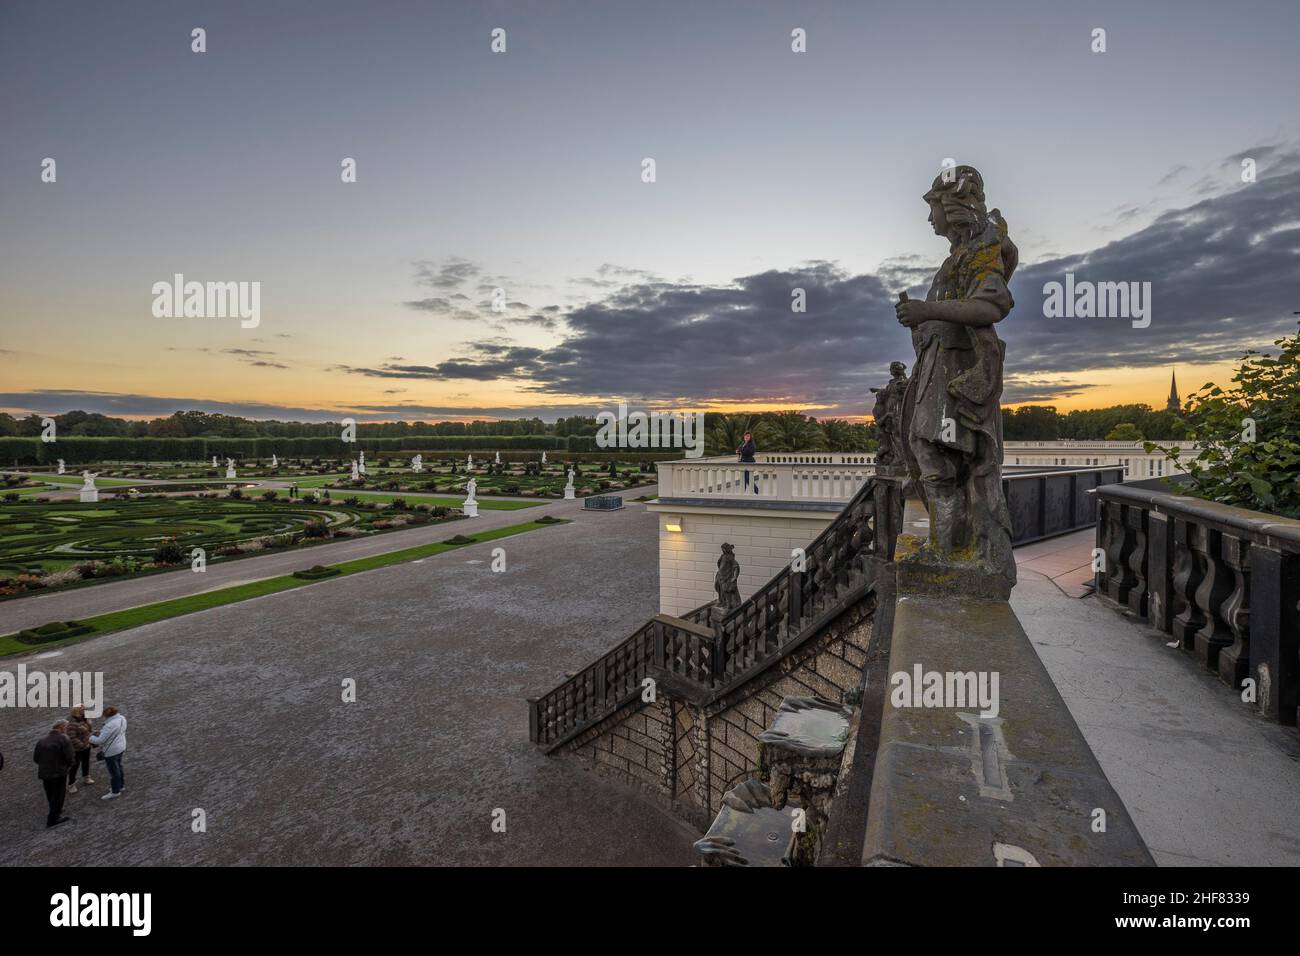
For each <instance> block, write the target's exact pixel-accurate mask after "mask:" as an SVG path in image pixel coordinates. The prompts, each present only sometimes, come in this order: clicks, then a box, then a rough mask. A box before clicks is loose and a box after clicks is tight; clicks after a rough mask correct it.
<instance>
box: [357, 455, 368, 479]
mask: <svg viewBox="0 0 1300 956" xmlns="http://www.w3.org/2000/svg"><path fill="white" fill-rule="evenodd" d="M357 471H359V472H361V474H363V475H364V474H365V473H366V453H365V452H364V451H363V452H361V453H360V457H359V458H358V459H357Z"/></svg>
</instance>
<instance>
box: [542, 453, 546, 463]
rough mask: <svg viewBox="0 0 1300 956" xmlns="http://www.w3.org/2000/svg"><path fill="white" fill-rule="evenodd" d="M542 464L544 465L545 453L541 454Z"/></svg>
mask: <svg viewBox="0 0 1300 956" xmlns="http://www.w3.org/2000/svg"><path fill="white" fill-rule="evenodd" d="M542 464H543V465H544V464H546V452H542Z"/></svg>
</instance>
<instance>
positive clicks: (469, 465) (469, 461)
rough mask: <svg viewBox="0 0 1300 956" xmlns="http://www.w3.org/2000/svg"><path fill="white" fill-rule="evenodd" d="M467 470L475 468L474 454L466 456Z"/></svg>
mask: <svg viewBox="0 0 1300 956" xmlns="http://www.w3.org/2000/svg"><path fill="white" fill-rule="evenodd" d="M465 470H466V471H473V470H474V456H473V455H466V456H465Z"/></svg>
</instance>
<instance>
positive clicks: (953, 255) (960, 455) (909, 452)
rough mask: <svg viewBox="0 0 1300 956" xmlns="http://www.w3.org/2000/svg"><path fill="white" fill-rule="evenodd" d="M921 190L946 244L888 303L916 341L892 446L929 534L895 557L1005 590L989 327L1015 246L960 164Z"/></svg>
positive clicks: (999, 350)
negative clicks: (930, 269) (915, 289)
mask: <svg viewBox="0 0 1300 956" xmlns="http://www.w3.org/2000/svg"><path fill="white" fill-rule="evenodd" d="M922 198H923V199H924V200H925V201H926V202H927V203H929V206H930V223H931V224H932V225H933V227H934V231H935V233H937V234H938V235H940V236H943V237H944V238H946V239H947V240H948V243H949V255H948V258H947V259H945V260H944V263H943V265H942V266H940V268H939V271H938V272H937V273H936V274H935V277H934V281H933V282H932V283H931V284H930V291H929V293H928V294H927V295H926V297H925V301H924V302H916V301H911V300H909V299H908V298H907V293H902V294H901V295H900V296H899V302H898V304H897V306H896V307H895V311H896V313H897V316H898V321H899V322H900V323H901V324H902V325H904V326H906V327H907V328H909V329H911V331H912V345H913V347H914V348H915V349H916V364H915V365H914V366H913V368H912V377H911V379H910V380H909V381H908V383H907V391H906V394H905V397H904V402H903V431H904V437H905V442H904V448H903V451H904V454H905V455H906V458H907V464H908V469H909V472H910V473H911V476H912V478H913V479H914V480H915V481H916V483H917V485H918V487H919V490H920V492H921V495H922V497H923V498H924V501H925V504H926V509H927V511H928V512H929V516H930V536H929V541H928V542H926V544H925V545H924V547H922V548H920V549H914V548H912V547H911V545H910V543H909V553H908V555H907V557H906V558H900V561H904V560H905V561H908V562H910V563H911V564H912V565H913V566H914V567H913V569H912V570H913V572H916V573H919V574H920V575H921V576H922V577H925V576H927V575H928V576H930V578H931V580H932V583H933V584H936V585H939V586H951V588H952V589H953V590H954V591H956V592H959V593H973V594H976V595H978V596H983V597H992V598H998V597H1000V598H1002V599H1005V598H1006V597H1007V596H1008V595H1009V594H1010V593H1011V587H1012V586H1013V585H1014V584H1015V581H1016V563H1015V558H1014V557H1013V556H1012V554H1011V516H1010V513H1009V512H1008V510H1007V503H1006V500H1005V498H1004V497H1003V494H1002V412H1001V407H1000V404H999V403H1000V400H1001V398H1002V360H1003V355H1004V353H1005V350H1006V346H1005V344H1004V343H1003V342H1002V340H1001V339H1000V338H998V335H997V332H996V331H995V330H994V326H995V325H996V324H997V323H998V322H1000V321H1002V319H1003V318H1005V317H1006V315H1007V313H1008V312H1010V311H1011V308H1012V306H1013V305H1014V304H1015V303H1014V302H1013V301H1012V298H1011V293H1010V292H1009V291H1008V290H1007V281H1008V280H1009V279H1010V278H1011V274H1012V273H1013V272H1014V271H1015V268H1016V264H1017V262H1018V260H1019V252H1018V250H1017V249H1016V246H1015V244H1014V243H1013V242H1012V241H1011V239H1010V238H1009V237H1008V235H1007V224H1006V222H1005V221H1004V220H1003V219H1002V215H1001V213H1000V212H999V211H998V210H997V209H993V210H986V209H985V205H984V181H983V179H982V178H981V176H980V174H979V173H978V172H977V171H976V170H975V169H973V168H972V167H970V166H957V167H955V168H950V169H945V170H944V171H943V172H942V173H941V174H940V175H939V176H938V177H937V178H936V179H935V180H934V183H933V185H932V186H931V188H930V190H929V192H927V193H926V194H925V195H924V196H923V197H922ZM954 572H955V573H954ZM901 573H904V572H903V570H902V569H901V568H900V574H901ZM900 587H901V579H900Z"/></svg>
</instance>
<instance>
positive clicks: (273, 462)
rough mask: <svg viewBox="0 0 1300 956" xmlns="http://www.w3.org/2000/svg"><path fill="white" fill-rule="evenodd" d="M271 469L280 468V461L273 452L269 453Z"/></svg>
mask: <svg viewBox="0 0 1300 956" xmlns="http://www.w3.org/2000/svg"><path fill="white" fill-rule="evenodd" d="M271 467H272V468H279V467H280V459H279V458H277V457H276V456H275V452H271Z"/></svg>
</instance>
